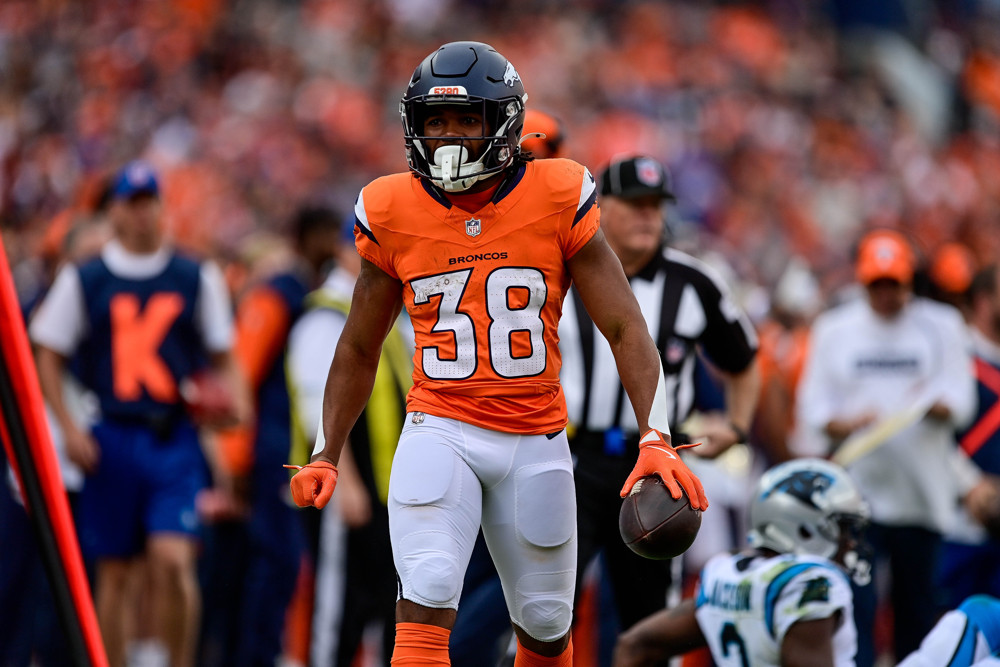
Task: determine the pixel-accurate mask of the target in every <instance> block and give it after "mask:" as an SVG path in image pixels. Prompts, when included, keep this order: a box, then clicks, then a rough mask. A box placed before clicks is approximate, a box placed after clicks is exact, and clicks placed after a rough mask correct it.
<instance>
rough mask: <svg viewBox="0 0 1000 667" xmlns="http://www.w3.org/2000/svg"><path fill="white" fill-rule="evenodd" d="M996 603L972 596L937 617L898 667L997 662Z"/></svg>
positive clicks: (999, 607)
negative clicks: (935, 621) (925, 634)
mask: <svg viewBox="0 0 1000 667" xmlns="http://www.w3.org/2000/svg"><path fill="white" fill-rule="evenodd" d="M998 655H1000V600H998V599H997V598H995V597H992V596H989V595H972V596H970V597H968V598H966V599H965V600H963V601H962V604H960V605H959V606H958V609H953V610H952V611H949V612H948V613H947V614H945V615H944V616H942V617H941V619H940V620H939V621H938V622H937V624H936V625H935V626H934V629H933V630H931V631H930V632H929V633H928V634H927V636H926V637H924V640H923V641H922V642H921V643H920V648H919V649H917V650H916V651H914V652H913V653H911V654H910V655H908V656H906V658H905V659H904V660H903V661H902V662H900V663H899V667H972V665H975V666H976V667H980V666H981V665H997V664H1000V660H997V659H996V656H998Z"/></svg>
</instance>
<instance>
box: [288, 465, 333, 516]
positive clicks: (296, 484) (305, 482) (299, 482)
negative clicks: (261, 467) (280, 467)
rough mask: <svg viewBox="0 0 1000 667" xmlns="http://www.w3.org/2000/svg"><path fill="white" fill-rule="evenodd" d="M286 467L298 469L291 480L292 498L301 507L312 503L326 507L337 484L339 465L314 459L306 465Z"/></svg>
mask: <svg viewBox="0 0 1000 667" xmlns="http://www.w3.org/2000/svg"><path fill="white" fill-rule="evenodd" d="M284 467H286V468H292V469H293V470H294V469H298V472H297V473H295V475H294V476H293V477H292V481H291V482H289V486H291V488H292V500H293V501H295V504H296V505H298V506H299V507H309V506H310V505H312V506H313V507H315V508H316V509H320V510H321V509H323V508H324V507H326V504H327V503H328V502H330V496H332V495H333V490H334V489H335V488H336V486H337V474H338V473H337V466H335V465H333V464H332V463H330V462H329V461H313V462H312V463H310V464H308V465H304V466H287V465H286V466H284Z"/></svg>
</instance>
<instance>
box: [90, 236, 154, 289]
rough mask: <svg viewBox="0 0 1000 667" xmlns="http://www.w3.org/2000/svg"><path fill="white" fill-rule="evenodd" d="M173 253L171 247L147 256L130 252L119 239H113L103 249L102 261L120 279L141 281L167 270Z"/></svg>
mask: <svg viewBox="0 0 1000 667" xmlns="http://www.w3.org/2000/svg"><path fill="white" fill-rule="evenodd" d="M171 255H172V253H171V250H170V248H169V247H167V246H160V248H159V250H157V251H156V252H152V253H147V254H141V255H140V254H136V253H133V252H129V251H128V250H126V249H125V247H124V246H122V244H121V242H120V241H119V240H118V239H112V240H110V241H108V242H107V243H105V244H104V247H103V248H102V249H101V259H103V260H104V264H105V265H106V266H107V267H108V270H109V271H111V273H113V274H115V275H116V276H118V277H119V278H131V279H133V280H141V279H144V278H152V277H153V276H156V275H159V274H160V273H162V272H163V270H164V269H165V268H167V263H168V262H169V261H170V257H171Z"/></svg>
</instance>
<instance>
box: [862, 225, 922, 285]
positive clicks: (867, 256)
mask: <svg viewBox="0 0 1000 667" xmlns="http://www.w3.org/2000/svg"><path fill="white" fill-rule="evenodd" d="M915 264H916V258H915V257H914V256H913V247H912V246H911V245H910V242H909V241H908V240H907V239H906V237H905V236H903V235H902V234H900V233H899V232H896V231H892V230H888V229H885V230H878V231H874V232H869V233H868V234H866V235H865V236H864V237H863V238H862V239H861V242H860V243H859V244H858V261H857V265H856V266H855V274H856V276H857V278H858V282H860V283H862V284H864V285H868V284H870V283H872V282H874V281H876V280H879V279H880V278H888V279H890V280H895V281H897V282H900V283H903V284H909V283H911V282H913V271H914V268H915Z"/></svg>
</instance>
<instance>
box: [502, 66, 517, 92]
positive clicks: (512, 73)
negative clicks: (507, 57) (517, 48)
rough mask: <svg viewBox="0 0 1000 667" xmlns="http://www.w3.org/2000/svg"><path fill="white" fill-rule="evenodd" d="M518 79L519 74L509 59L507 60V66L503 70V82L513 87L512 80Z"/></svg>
mask: <svg viewBox="0 0 1000 667" xmlns="http://www.w3.org/2000/svg"><path fill="white" fill-rule="evenodd" d="M520 80H521V76H520V75H519V74H518V73H517V70H516V69H514V66H513V65H511V64H510V61H508V62H507V67H505V68H504V70H503V82H504V83H506V84H507V85H508V86H510V87H511V88H513V87H514V82H515V81H520Z"/></svg>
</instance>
